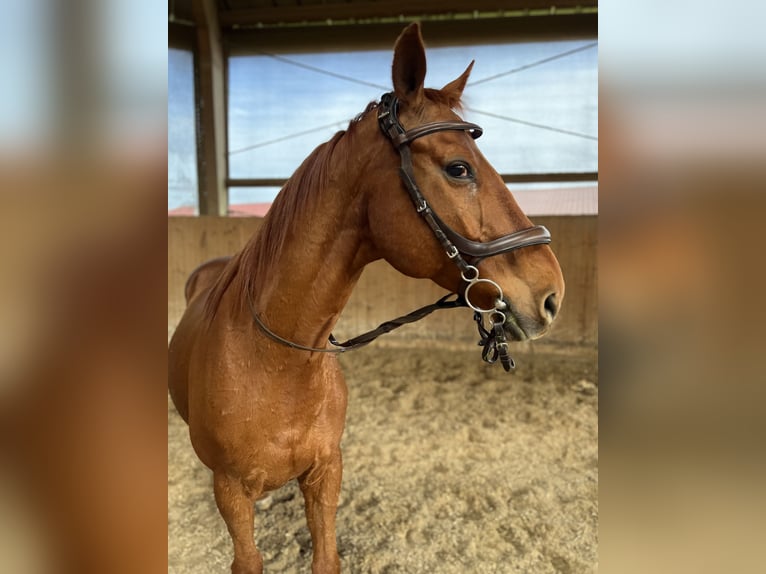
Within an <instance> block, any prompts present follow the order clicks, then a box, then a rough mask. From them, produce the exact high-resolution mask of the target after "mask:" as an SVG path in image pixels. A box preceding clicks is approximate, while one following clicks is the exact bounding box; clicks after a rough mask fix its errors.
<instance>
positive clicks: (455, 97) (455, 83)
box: [441, 60, 475, 108]
mask: <svg viewBox="0 0 766 574" xmlns="http://www.w3.org/2000/svg"><path fill="white" fill-rule="evenodd" d="M474 61H475V60H471V63H470V64H468V67H467V68H466V69H465V72H463V73H462V74H460V76H459V77H457V78H455V79H454V80H452V81H451V82H450V83H449V84H447V85H446V86H444V87H443V88H442V89H441V91H442V93H443V94H444V95H445V96H447V99H448V100H449V105H450V107H452V108H455V107H458V106H459V105H460V98H461V96H462V95H463V90H464V89H465V85H466V82H468V76H470V75H471V69H473V63H474Z"/></svg>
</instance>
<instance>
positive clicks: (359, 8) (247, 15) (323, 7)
mask: <svg viewBox="0 0 766 574" xmlns="http://www.w3.org/2000/svg"><path fill="white" fill-rule="evenodd" d="M597 6H598V2H597V0H556V1H555V2H552V1H551V0H505V1H503V0H474V1H473V2H470V3H468V2H465V1H464V0H442V1H441V2H433V1H432V0H391V1H389V2H371V1H363V2H343V3H340V2H339V3H329V4H325V3H322V4H304V5H298V6H268V7H263V8H243V9H234V10H226V11H222V12H221V13H220V14H219V18H220V22H221V26H223V27H224V28H231V27H238V26H256V25H266V26H267V25H275V24H281V23H299V22H328V21H332V20H357V21H359V20H366V19H374V18H391V17H398V16H410V17H413V16H423V15H446V14H455V13H460V14H466V13H481V12H488V13H497V14H498V15H500V16H503V15H505V14H504V13H506V12H523V11H530V12H531V11H535V12H539V11H548V12H549V13H550V14H556V12H557V10H558V9H560V8H565V9H578V8H580V9H587V8H591V9H593V8H597Z"/></svg>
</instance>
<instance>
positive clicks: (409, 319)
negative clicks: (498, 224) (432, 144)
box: [248, 92, 551, 371]
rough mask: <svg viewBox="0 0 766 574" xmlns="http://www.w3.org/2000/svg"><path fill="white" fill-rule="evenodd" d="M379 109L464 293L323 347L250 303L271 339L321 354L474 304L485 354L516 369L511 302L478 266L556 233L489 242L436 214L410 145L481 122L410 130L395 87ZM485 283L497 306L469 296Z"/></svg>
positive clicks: (541, 231) (410, 188)
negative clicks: (276, 326)
mask: <svg viewBox="0 0 766 574" xmlns="http://www.w3.org/2000/svg"><path fill="white" fill-rule="evenodd" d="M377 109H378V124H379V125H380V129H381V130H382V131H383V133H384V134H385V135H386V136H387V137H388V139H389V140H391V143H392V144H393V145H394V148H396V150H397V151H398V152H399V156H400V157H401V165H400V167H399V175H400V176H401V178H402V181H403V183H404V187H405V188H406V189H407V192H408V193H409V195H410V199H412V202H413V204H414V206H415V211H416V212H417V213H418V214H420V216H421V217H422V218H423V219H424V220H425V222H426V223H427V224H428V227H429V228H430V229H431V231H432V232H433V234H434V236H435V237H436V239H437V240H438V241H439V244H440V245H441V247H442V249H444V252H445V253H446V254H447V257H449V259H450V260H451V261H452V262H453V263H454V264H455V265H456V266H457V267H458V269H459V270H460V276H461V278H462V279H463V286H462V288H461V290H462V293H461V294H458V295H457V298H455V299H451V297H452V295H454V294H449V295H446V296H445V297H442V298H441V299H439V300H438V301H436V303H432V304H431V305H426V306H425V307H421V308H420V309H417V310H415V311H413V312H412V313H409V314H407V315H404V316H402V317H399V318H397V319H393V320H391V321H386V322H385V323H383V324H382V325H380V326H379V327H377V328H376V329H373V330H372V331H368V332H367V333H363V334H362V335H359V336H358V337H354V338H353V339H349V340H348V341H345V342H343V343H341V342H338V341H337V340H336V339H335V337H333V336H332V335H330V339H329V342H330V344H331V345H332V346H333V348H321V349H320V348H316V347H307V346H304V345H300V344H298V343H294V342H293V341H289V340H288V339H285V338H283V337H280V336H279V335H277V334H276V333H274V332H273V331H272V330H271V329H269V328H268V327H267V326H266V325H265V324H264V323H263V321H262V320H261V318H260V317H259V316H258V314H257V313H256V312H255V307H254V305H253V301H252V298H251V295H250V293H249V292H248V302H249V304H250V310H251V312H252V315H253V318H254V319H255V322H256V324H257V325H258V326H259V327H260V329H261V330H262V331H263V333H264V334H265V335H267V336H268V337H269V338H270V339H272V340H274V341H276V342H278V343H280V344H282V345H286V346H288V347H291V348H293V349H300V350H303V351H311V352H317V353H343V352H345V351H350V350H353V349H358V348H360V347H363V346H365V345H367V344H369V343H371V342H372V341H374V340H375V339H377V338H378V337H379V336H381V335H383V334H385V333H388V332H390V331H393V330H394V329H398V328H399V327H401V326H402V325H406V324H407V323H413V322H415V321H419V320H420V319H422V318H424V317H426V316H427V315H429V314H431V313H432V312H434V311H436V310H438V309H451V308H455V307H470V308H471V309H473V311H474V320H475V321H476V323H477V326H478V330H479V335H480V337H481V339H480V341H479V345H480V346H482V347H483V351H482V359H484V361H486V362H488V363H494V362H496V361H497V360H498V358H499V359H500V362H501V364H502V365H503V368H504V369H505V370H506V371H510V370H511V369H513V368H514V367H515V364H514V362H513V358H511V356H510V354H509V352H508V341H507V339H506V336H505V330H504V329H503V325H504V324H505V322H506V320H507V317H506V314H505V312H504V311H505V309H506V307H507V304H506V302H505V300H504V299H503V290H502V289H501V288H500V286H499V285H498V284H497V283H495V282H494V281H492V280H491V279H485V278H480V277H479V269H478V268H477V265H478V264H479V263H480V262H481V261H482V260H483V259H486V258H487V257H493V256H495V255H500V254H502V253H508V252H509V251H514V250H516V249H521V248H522V247H530V246H532V245H543V244H548V243H550V242H551V234H550V232H549V231H548V230H547V229H546V228H545V227H543V226H542V225H535V226H533V227H529V228H527V229H522V230H521V231H516V232H514V233H510V234H508V235H503V236H502V237H498V238H497V239H493V240H491V241H484V242H482V241H474V240H472V239H468V238H467V237H464V236H463V235H461V234H459V233H458V232H457V231H455V230H454V229H452V228H451V227H450V226H449V225H447V224H446V223H445V222H444V221H443V220H442V219H441V218H440V217H439V216H438V215H437V214H436V212H435V211H434V210H433V209H432V208H431V206H430V205H429V204H428V202H427V201H426V199H425V197H424V196H423V194H422V193H421V191H420V189H419V188H418V185H417V183H416V182H415V174H414V171H413V165H412V152H411V150H410V144H411V143H412V142H413V141H415V140H416V139H418V138H421V137H424V136H427V135H430V134H434V133H437V132H442V131H464V132H468V134H469V135H470V136H471V137H472V138H473V139H476V138H478V137H479V136H481V134H482V133H483V130H482V129H481V128H480V127H479V126H478V125H476V124H472V123H469V122H460V121H449V122H432V123H427V124H424V125H421V126H418V127H415V128H412V129H410V130H405V129H404V127H403V126H402V124H401V123H400V122H399V100H398V99H397V98H396V96H395V95H394V94H393V93H392V92H389V93H386V94H383V96H382V97H381V99H380V104H379V105H378V108H377ZM480 283H484V284H486V285H489V286H491V287H493V288H495V289H496V290H497V292H498V296H497V298H496V299H495V303H494V307H491V308H482V307H479V306H477V305H475V304H474V303H472V302H471V300H470V297H469V296H470V292H471V289H472V288H473V287H474V286H476V285H478V284H480ZM485 317H487V318H488V319H489V323H490V327H489V329H487V328H485V327H484V318H485Z"/></svg>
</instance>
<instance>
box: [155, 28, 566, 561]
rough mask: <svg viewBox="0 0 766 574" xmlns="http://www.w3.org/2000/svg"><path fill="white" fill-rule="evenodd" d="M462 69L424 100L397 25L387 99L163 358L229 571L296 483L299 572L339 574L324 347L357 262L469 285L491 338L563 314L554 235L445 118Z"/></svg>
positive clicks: (466, 133) (333, 368)
mask: <svg viewBox="0 0 766 574" xmlns="http://www.w3.org/2000/svg"><path fill="white" fill-rule="evenodd" d="M472 65H473V63H472V64H471V65H470V66H469V67H468V69H466V71H465V72H464V73H463V74H462V75H460V76H459V77H458V78H457V79H455V80H454V81H452V82H450V83H449V84H447V85H446V86H444V88H442V89H441V90H436V89H429V88H424V87H423V80H424V78H425V73H426V57H425V50H424V47H423V41H422V38H421V34H420V28H419V26H418V25H417V24H412V25H410V26H409V27H407V28H406V29H405V30H404V32H402V34H401V35H400V37H399V38H398V40H397V42H396V46H395V48H394V58H393V66H392V76H393V86H394V91H393V92H392V93H391V94H386V95H384V97H383V98H382V99H381V102H380V103H378V104H371V105H370V106H369V107H368V109H367V110H366V111H365V112H364V113H362V114H361V115H360V116H359V117H358V118H357V119H355V120H354V121H353V122H351V124H350V125H349V127H348V129H347V130H346V131H342V132H339V133H337V134H336V135H335V136H334V137H333V138H332V139H331V140H330V141H328V142H326V143H324V144H322V145H320V146H319V147H318V148H317V149H315V150H314V152H312V154H311V155H310V156H309V157H308V158H307V159H306V160H305V161H304V162H303V164H302V165H301V166H300V167H299V168H298V170H297V171H296V172H295V174H294V175H293V176H292V177H291V178H290V180H289V181H288V182H287V183H286V184H285V186H284V188H283V189H282V191H281V192H280V193H279V195H278V197H277V198H276V200H275V201H274V204H273V205H272V207H271V209H270V211H269V213H268V215H267V216H266V218H265V220H264V223H263V226H262V227H261V229H260V231H259V232H258V233H256V234H255V235H254V237H252V238H251V239H250V241H249V242H248V243H247V244H246V245H245V247H244V248H243V249H242V250H241V251H240V252H239V253H237V254H236V255H235V256H234V257H233V258H231V260H230V261H228V263H226V262H223V261H219V262H214V263H213V264H212V266H211V267H210V268H209V271H211V272H212V274H213V275H217V276H218V277H217V278H216V279H215V282H214V284H212V285H211V284H210V283H211V282H212V276H210V277H207V279H206V280H205V281H203V282H202V283H200V284H199V285H198V286H195V285H191V294H190V295H189V296H190V302H189V306H188V307H187V309H186V312H185V314H184V316H183V317H182V319H181V321H180V323H179V325H178V327H177V329H176V331H175V334H174V336H173V339H172V341H171V343H170V348H169V386H170V394H171V396H172V399H173V402H174V403H175V406H176V408H177V410H178V412H179V413H180V414H181V416H182V417H183V418H184V420H185V421H186V422H187V423H188V424H189V432H190V436H191V442H192V445H193V447H194V450H195V451H196V453H197V455H198V456H199V458H200V460H201V461H202V462H203V463H204V464H205V465H207V466H208V467H209V468H210V469H211V470H212V471H213V482H214V491H215V500H216V503H217V505H218V509H219V511H220V513H221V515H222V516H223V519H224V521H225V522H226V525H227V527H228V530H229V533H230V534H231V537H232V539H233V543H234V561H233V563H232V566H231V569H232V572H233V573H234V574H243V573H248V574H251V573H260V572H262V570H263V561H262V558H261V555H260V553H259V551H258V549H257V548H256V545H255V542H254V531H253V530H254V528H253V521H254V515H253V512H254V510H253V506H254V504H253V503H254V501H255V500H256V499H257V498H259V497H260V496H262V495H263V494H264V493H266V492H268V491H271V490H274V489H276V488H279V487H280V486H282V485H284V484H285V483H286V482H287V481H289V480H292V479H297V480H298V481H299V485H300V488H301V491H302V492H303V496H304V499H305V508H306V518H307V522H308V526H309V529H310V531H311V539H312V545H313V558H312V571H313V572H314V574H318V573H330V572H332V573H336V572H339V570H340V559H339V557H338V552H337V548H336V539H335V514H336V508H337V503H338V496H339V493H340V485H341V469H342V463H341V451H340V441H341V435H342V433H343V427H344V422H345V414H346V397H347V389H346V384H345V381H344V378H343V374H342V372H341V370H340V367H339V365H338V361H337V359H336V356H335V355H334V354H333V353H332V352H325V351H327V350H328V349H327V348H326V347H327V339H328V336H329V335H330V332H331V329H332V327H333V325H334V324H335V323H336V321H337V319H338V316H339V315H340V313H341V310H342V309H343V307H344V305H345V304H346V302H347V300H348V298H349V296H350V294H351V291H352V289H353V288H354V285H355V284H356V282H357V280H358V279H359V276H360V274H361V272H362V269H363V268H364V266H365V265H367V264H368V263H370V262H372V261H375V260H377V259H381V258H383V259H385V260H386V261H388V262H389V263H390V264H391V265H392V266H393V267H395V268H396V269H397V270H399V271H400V272H402V273H404V274H405V275H409V276H411V277H419V278H426V277H427V278H430V279H432V280H433V281H434V282H436V283H437V284H438V285H440V286H441V287H444V288H445V289H447V290H449V291H451V292H454V293H463V294H464V295H465V297H466V299H468V290H469V289H470V291H471V292H470V303H469V304H470V306H472V307H473V308H474V309H477V310H478V311H480V312H481V313H484V314H489V315H491V322H492V323H493V324H494V326H495V327H497V329H496V330H497V331H498V335H499V336H501V338H502V337H503V336H507V337H509V338H511V339H515V340H521V339H527V338H528V339H533V338H536V337H539V336H541V335H543V334H544V333H545V332H547V331H548V329H549V328H550V325H551V323H552V321H553V318H554V316H555V315H556V312H557V311H558V309H559V307H560V304H561V300H562V297H563V295H564V282H563V278H562V275H561V269H560V268H559V265H558V262H557V261H556V258H555V257H554V255H553V252H552V251H551V250H550V248H549V247H548V245H546V243H548V242H549V241H550V235H548V234H547V230H545V229H544V228H542V227H539V226H537V227H532V226H531V223H530V221H529V219H527V217H526V216H525V215H524V214H523V213H522V212H521V210H520V209H519V207H518V205H517V204H516V201H515V200H514V198H513V196H512V195H511V194H510V193H509V192H508V189H507V187H506V186H505V184H504V183H503V181H502V179H501V178H500V176H499V175H498V174H497V172H496V171H495V170H494V169H493V168H492V166H491V165H490V164H489V163H488V162H487V160H486V159H485V158H484V157H483V156H482V155H481V153H480V152H479V150H478V148H477V147H476V144H475V143H474V141H473V139H474V138H475V137H476V136H477V135H478V134H480V132H481V129H480V128H479V127H478V126H476V125H474V124H468V123H465V122H463V121H462V120H461V119H460V118H459V117H458V115H457V114H456V112H455V111H454V110H456V109H459V105H460V98H461V94H462V92H463V88H464V87H465V85H466V82H467V80H468V76H469V73H470V70H471V67H472ZM403 126H409V127H410V129H409V130H408V131H407V130H405V129H404V127H403ZM381 128H383V129H382V130H381ZM392 143H393V145H392ZM400 168H401V174H402V179H399V176H398V175H397V172H398V171H400ZM414 180H417V185H416V184H415V182H414ZM420 190H422V194H420ZM419 194H420V195H419ZM426 199H427V201H426ZM413 201H414V202H415V205H416V207H417V209H415V208H413ZM437 213H438V216H437V215H436V214H437ZM469 238H471V239H469ZM497 238H499V239H497ZM520 247H523V249H519V248H520ZM494 255H496V256H494ZM490 256H491V258H488V257H490ZM479 261H481V263H480V264H479ZM468 262H471V264H468ZM478 265H480V266H481V267H480V270H479V269H478V268H477V266H478ZM221 267H223V269H222V270H221ZM479 273H481V278H479ZM500 332H502V333H500ZM499 344H504V343H502V341H500V342H499ZM296 347H297V348H296Z"/></svg>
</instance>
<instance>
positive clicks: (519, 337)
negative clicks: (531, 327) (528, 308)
mask: <svg viewBox="0 0 766 574" xmlns="http://www.w3.org/2000/svg"><path fill="white" fill-rule="evenodd" d="M503 331H505V335H506V337H508V339H510V340H512V341H526V340H527V339H529V336H528V335H527V333H526V331H524V329H523V328H522V326H521V325H520V324H519V321H518V320H517V319H516V316H515V315H514V314H513V313H507V314H506V320H505V323H504V324H503Z"/></svg>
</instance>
